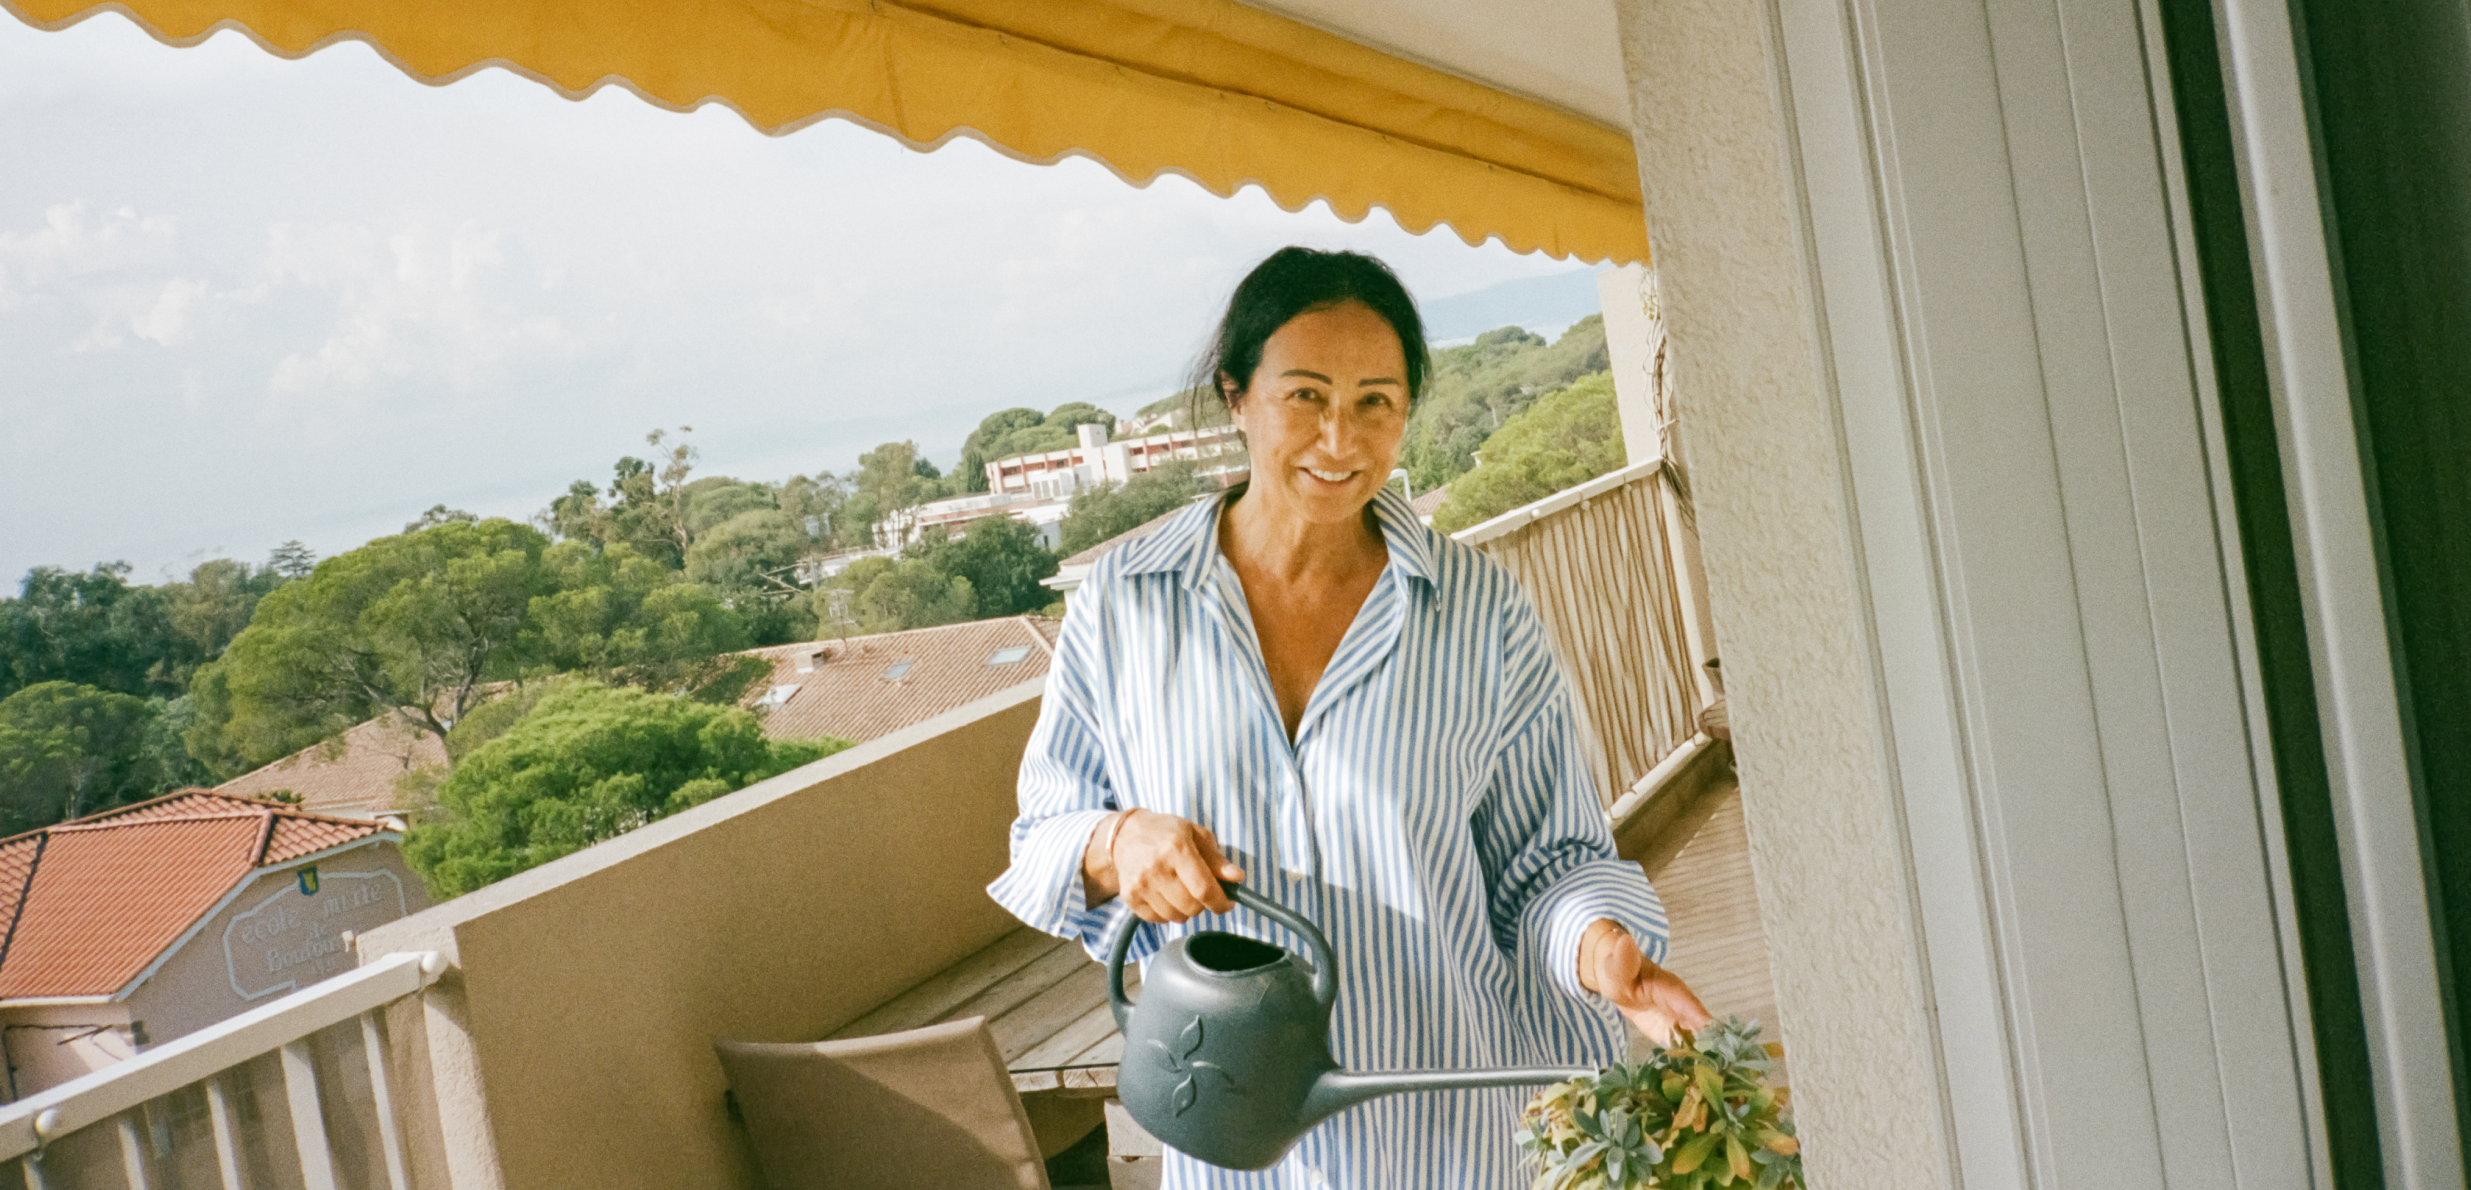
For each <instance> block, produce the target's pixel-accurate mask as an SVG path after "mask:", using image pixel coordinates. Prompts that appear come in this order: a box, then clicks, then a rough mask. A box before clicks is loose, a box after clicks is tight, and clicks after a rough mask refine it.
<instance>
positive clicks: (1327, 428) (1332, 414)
mask: <svg viewBox="0 0 2471 1190" xmlns="http://www.w3.org/2000/svg"><path fill="white" fill-rule="evenodd" d="M1355 421H1356V419H1355V415H1354V414H1353V413H1352V412H1351V411H1350V410H1349V409H1348V408H1347V407H1346V406H1345V405H1342V404H1338V403H1336V402H1333V403H1332V404H1331V406H1330V407H1329V408H1327V409H1324V410H1323V411H1322V414H1321V448H1322V449H1323V450H1324V451H1326V452H1328V453H1329V454H1330V455H1331V456H1333V458H1334V459H1335V458H1343V457H1345V456H1346V454H1347V448H1348V447H1349V446H1351V445H1353V444H1354V443H1355V440H1356V425H1355Z"/></svg>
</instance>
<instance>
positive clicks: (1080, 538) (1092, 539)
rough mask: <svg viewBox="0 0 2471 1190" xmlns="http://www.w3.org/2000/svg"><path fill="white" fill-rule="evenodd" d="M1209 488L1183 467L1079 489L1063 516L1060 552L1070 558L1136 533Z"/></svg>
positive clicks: (1187, 466) (1176, 465)
mask: <svg viewBox="0 0 2471 1190" xmlns="http://www.w3.org/2000/svg"><path fill="white" fill-rule="evenodd" d="M1209 488H1210V484H1209V481H1208V480H1205V479H1203V478H1201V476H1200V475H1199V474H1198V473H1197V472H1196V471H1195V470H1194V468H1193V465H1192V464H1191V463H1189V462H1175V463H1169V464H1167V465H1166V466H1163V467H1158V468H1154V469H1152V470H1149V471H1144V472H1142V473H1140V474H1138V475H1135V476H1133V477H1132V478H1131V479H1129V480H1126V481H1125V482H1124V483H1122V484H1100V485H1098V486H1096V487H1092V488H1084V489H1082V490H1081V492H1080V493H1079V494H1077V495H1075V496H1074V497H1073V498H1072V505H1071V509H1070V511H1068V512H1066V513H1065V514H1064V525H1063V540H1062V542H1061V549H1062V552H1063V553H1064V555H1065V556H1067V557H1070V556H1071V555H1073V554H1077V553H1080V552H1081V551H1083V550H1085V549H1088V548H1090V547H1091V546H1094V545H1097V544H1098V543H1099V542H1102V541H1106V540H1108V539H1110V538H1112V537H1115V536H1116V535H1118V534H1120V533H1123V532H1124V531H1125V530H1128V529H1133V528H1138V527H1139V526H1141V525H1143V524H1145V523H1147V522H1149V521H1153V520H1156V519H1158V518H1159V517H1162V516H1165V515H1167V514H1168V513H1170V512H1173V511H1175V510H1176V509H1178V508H1181V507H1183V506H1184V505H1186V504H1189V503H1191V502H1192V499H1193V497H1195V496H1198V495H1200V494H1201V493H1203V492H1205V491H1208V490H1209Z"/></svg>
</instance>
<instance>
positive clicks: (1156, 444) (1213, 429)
mask: <svg viewBox="0 0 2471 1190" xmlns="http://www.w3.org/2000/svg"><path fill="white" fill-rule="evenodd" d="M1077 429H1078V432H1079V434H1080V438H1081V440H1080V441H1079V442H1077V443H1075V444H1074V445H1073V446H1071V447H1070V448H1068V449H1065V450H1051V451H1048V452H1046V453H1045V454H1034V455H1014V456H1012V457H1011V458H1005V459H995V460H992V461H990V462H989V463H988V464H987V491H988V492H989V493H992V494H999V495H1035V496H1044V497H1047V498H1050V499H1052V498H1055V497H1060V496H1070V495H1071V494H1072V493H1074V492H1077V491H1079V490H1081V489H1082V488H1084V487H1087V486H1089V485H1091V484H1096V483H1123V482H1124V481H1125V480H1128V479H1131V478H1132V477H1133V476H1135V475H1138V474H1140V473H1141V472H1144V471H1148V470H1150V469H1151V468H1154V467H1157V466H1159V465H1160V464H1163V463H1167V462H1171V461H1173V460H1176V459H1187V460H1195V461H1201V460H1212V459H1217V458H1219V457H1220V456H1222V455H1231V454H1236V453H1239V452H1241V451H1242V450H1243V449H1244V445H1243V441H1242V439H1240V438H1239V437H1238V436H1237V434H1236V430H1235V427H1234V426H1204V427H1202V428H1200V429H1199V430H1174V429H1170V430H1166V431H1163V432H1160V433H1156V434H1149V435H1145V436H1143V437H1140V438H1127V439H1124V440H1123V441H1120V442H1109V441H1107V431H1106V428H1105V427H1104V426H1098V425H1087V424H1085V425H1082V426H1079V427H1077ZM1202 469H1203V470H1205V471H1207V470H1210V469H1211V468H1210V467H1209V466H1208V464H1207V463H1206V462H1205V463H1204V465H1203V468H1202Z"/></svg>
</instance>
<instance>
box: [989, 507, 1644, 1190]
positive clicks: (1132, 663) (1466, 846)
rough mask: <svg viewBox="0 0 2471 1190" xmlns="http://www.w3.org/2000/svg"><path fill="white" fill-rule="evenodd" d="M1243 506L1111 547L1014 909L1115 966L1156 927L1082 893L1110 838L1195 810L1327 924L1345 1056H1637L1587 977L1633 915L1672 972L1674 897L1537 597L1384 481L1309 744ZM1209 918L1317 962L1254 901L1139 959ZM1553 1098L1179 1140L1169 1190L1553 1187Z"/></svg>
mask: <svg viewBox="0 0 2471 1190" xmlns="http://www.w3.org/2000/svg"><path fill="white" fill-rule="evenodd" d="M1222 502H1223V501H1222V500H1215V499H1214V500H1208V501H1203V502H1201V503H1199V504H1197V505H1196V506H1194V507H1193V508H1190V509H1188V510H1186V511H1185V512H1184V513H1183V514H1181V515H1179V516H1177V517H1176V518H1174V519H1173V520H1171V521H1169V522H1168V523H1167V524H1166V525H1164V526H1162V527H1160V529H1159V530H1158V531H1157V532H1155V533H1153V534H1151V535H1150V536H1148V537H1146V538H1144V539H1142V540H1140V541H1136V542H1133V543H1130V544H1128V545H1126V546H1124V547H1123V548H1121V549H1118V550H1117V551H1115V552H1114V553H1112V554H1110V555H1108V556H1107V557H1106V558H1104V559H1103V560H1101V561H1100V562H1099V563H1098V565H1097V566H1096V567H1095V568H1094V569H1093V570H1092V571H1091V573H1090V575H1089V577H1088V578H1087V579H1086V580H1085V581H1084V583H1083V584H1082V586H1081V589H1080V590H1079V591H1077V592H1075V593H1074V595H1073V597H1072V601H1071V606H1070V608H1069V610H1068V611H1067V612H1066V613H1065V616H1064V627H1063V632H1062V636H1061V639H1060V640H1059V641H1058V642H1057V646H1056V658H1055V664H1054V666H1053V667H1052V668H1051V670H1050V671H1049V675H1048V678H1047V690H1046V697H1045V701H1044V704H1043V705H1042V706H1041V707H1040V710H1039V718H1038V726H1037V728H1036V729H1035V730H1034V731H1033V732H1032V733H1031V735H1030V743H1029V751H1028V753H1027V755H1025V756H1024V757H1023V758H1022V763H1021V785H1020V792H1021V817H1020V818H1019V820H1017V821H1016V822H1014V823H1013V829H1012V866H1011V867H1010V868H1009V869H1007V870H1006V871H1005V873H1004V874H1003V875H1002V876H1001V877H999V878H998V879H997V880H996V881H995V883H994V884H992V885H990V886H989V887H988V892H989V893H990V894H991V895H993V896H994V898H995V899H996V900H997V901H998V902H1000V903H1001V904H1002V905H1003V906H1004V907H1005V908H1006V909H1009V910H1011V911H1012V912H1013V913H1014V914H1015V915H1016V916H1018V917H1020V918H1021V920H1023V921H1025V922H1027V923H1029V924H1030V925H1032V926H1036V927H1038V928H1039V929H1042V930H1045V931H1048V932H1049V933H1053V934H1057V935H1059V936H1062V937H1067V938H1075V937H1077V938H1079V939H1081V941H1082V942H1083V944H1084V945H1086V946H1088V947H1089V948H1090V949H1091V952H1092V953H1093V954H1096V953H1098V952H1097V947H1098V943H1099V940H1100V939H1101V938H1102V937H1104V936H1105V934H1106V931H1107V928H1108V927H1109V926H1110V925H1112V924H1113V923H1114V922H1115V921H1116V920H1117V919H1118V918H1119V917H1121V916H1122V915H1123V914H1125V913H1128V912H1130V910H1129V908H1127V907H1126V905H1125V904H1124V902H1123V900H1122V898H1117V899H1114V900H1111V901H1108V902H1107V903H1105V904H1103V905H1099V906H1097V907H1095V908H1093V907H1091V906H1089V905H1087V904H1086V903H1085V902H1084V900H1083V895H1082V886H1081V877H1080V871H1081V855H1082V851H1083V849H1084V847H1085V846H1086V845H1087V843H1088V841H1089V837H1090V832H1091V830H1092V829H1093V828H1094V827H1096V825H1097V824H1098V823H1099V822H1100V821H1102V820H1103V819H1104V817H1105V815H1106V814H1107V813H1108V812H1109V811H1111V810H1116V809H1122V808H1128V807H1135V806H1138V807H1140V808H1142V809H1147V810H1155V811H1158V812H1160V813H1165V814H1174V815H1177V816H1179V817H1183V818H1187V819H1190V820H1192V821H1194V822H1198V823H1200V824H1201V825H1203V826H1206V827H1208V828H1210V830H1211V831H1213V832H1215V833H1216V834H1217V836H1218V839H1219V842H1220V844H1221V845H1222V846H1223V847H1224V848H1225V849H1226V851H1227V854H1228V857H1229V858H1230V859H1232V860H1234V861H1235V862H1236V863H1237V864H1238V865H1240V866H1242V867H1243V869H1244V871H1245V873H1246V880H1247V883H1248V884H1249V885H1250V886H1251V887H1252V888H1253V889H1254V890H1255V891H1257V892H1259V893H1261V894H1262V895H1264V896H1266V897H1269V898H1270V899H1272V900H1274V901H1278V902H1281V903H1283V904H1285V905H1287V906H1289V907H1291V908H1293V909H1295V910H1296V911H1298V912H1300V913H1302V914H1303V915H1304V916H1305V917H1306V918H1308V919H1310V920H1312V921H1313V922H1315V923H1316V924H1318V925H1319V926H1320V927H1321V929H1322V930H1323V932H1324V933H1326V934H1328V935H1329V938H1330V942H1331V945H1332V947H1333V948H1334V949H1335V950H1336V951H1337V953H1338V959H1339V965H1340V971H1339V998H1338V1004H1337V1007H1336V1009H1335V1010H1334V1013H1333V1017H1332V1021H1331V1050H1332V1053H1333V1054H1334V1055H1335V1056H1336V1057H1337V1058H1338V1060H1339V1063H1340V1064H1341V1065H1342V1066H1344V1067H1346V1068H1348V1069H1350V1070H1365V1071H1379V1070H1401V1069H1406V1070H1426V1069H1456V1068H1465V1067H1489V1066H1523V1065H1531V1064H1544V1063H1551V1064H1605V1063H1610V1062H1613V1061H1616V1060H1619V1059H1621V1058H1622V1057H1623V1056H1624V1054H1625V1041H1624V1034H1623V1032H1622V1026H1621V1018H1620V1016H1619V1014H1618V1013H1616V1012H1615V1011H1614V1009H1613V1007H1612V1006H1611V1005H1610V1004H1609V1003H1607V1002H1606V1001H1605V1000H1603V999H1602V998H1600V997H1598V996H1595V995H1593V994H1590V993H1588V992H1586V991H1585V990H1583V989H1582V988H1580V986H1579V983H1578V946H1579V938H1580V935H1581V934H1582V933H1584V932H1585V931H1586V928H1587V926H1588V925H1589V924H1590V923H1591V922H1594V921H1595V920H1597V919H1598V918H1611V919H1613V920H1615V921H1617V922H1620V923H1621V924H1622V925H1624V926H1626V927H1628V928H1629V930H1630V932H1631V933H1632V934H1633V935H1634V936H1635V937H1637V939H1638V940H1639V945H1640V948H1641V949H1642V950H1644V951H1645V952H1646V953H1647V955H1648V957H1649V958H1651V959H1661V958H1662V957H1663V956H1664V950H1665V939H1666V931H1665V917H1664V908H1663V906H1662V904H1661V903H1659V902H1658V901H1657V899H1656V894H1655V891H1654V890H1653V889H1651V888H1649V887H1648V883H1647V878H1646V877H1645V876H1644V875H1643V874H1642V873H1641V872H1640V870H1639V868H1638V865H1636V864H1633V863H1628V862H1624V861H1623V860H1621V859H1620V858H1619V857H1618V856H1617V855H1616V854H1615V852H1614V849H1613V840H1612V836H1611V832H1610V830H1609V829H1608V827H1607V824H1606V821H1605V815H1604V811H1603V809H1602V808H1601V803H1600V802H1599V801H1598V800H1597V797H1596V791H1595V788H1594V782H1593V780H1592V779H1591V778H1590V776H1589V773H1588V769H1587V766H1586V765H1585V764H1584V763H1583V762H1582V761H1581V759H1580V753H1579V740H1578V733H1577V729H1576V726H1575V720H1574V716H1573V712H1572V708H1571V697H1570V693H1569V690H1568V687H1567V684H1566V683H1565V682H1564V681H1563V678H1562V675H1561V672H1560V669H1559V667H1558V666H1557V665H1556V664H1555V663H1554V661H1553V658H1552V655H1551V653H1550V651H1549V649H1548V646H1547V645H1546V643H1545V637H1544V632H1543V629H1542V626H1541V625H1540V624H1539V623H1538V622H1537V620H1536V615H1535V611H1534V609H1533V607H1532V606H1531V605H1530V604H1529V603H1528V600H1527V598H1526V596H1525V595H1524V593H1522V592H1521V591H1520V590H1519V588H1518V586H1517V584H1516V582H1515V581H1513V580H1512V579H1511V578H1510V576H1509V575H1508V574H1507V573H1506V572H1504V571H1503V570H1502V569H1501V568H1500V567H1498V566H1495V565H1494V564H1493V563H1492V562H1491V561H1490V560H1489V559H1487V558H1485V557H1484V556H1483V555H1481V554H1479V553H1477V552H1476V551H1474V550H1472V549H1469V548H1467V547H1465V546H1462V545H1459V544H1457V543H1456V542H1452V541H1449V540H1447V539H1445V538H1441V537H1438V536H1436V535H1434V534H1433V533H1432V532H1431V531H1430V530H1428V529H1426V528H1425V527H1424V526H1423V525H1421V524H1419V523H1417V521H1416V518H1415V516H1414V514H1413V513H1411V512H1410V511H1409V510H1408V507H1407V504H1406V502H1405V501H1404V500H1401V499H1400V498H1398V497H1397V496H1396V495H1395V494H1393V493H1391V492H1389V491H1386V490H1385V491H1384V492H1383V493H1382V494H1381V495H1380V496H1379V497H1378V498H1377V499H1376V500H1375V502H1374V511H1375V516H1376V518H1377V519H1378V520H1379V522H1380V525H1381V530H1382V534H1383V538H1384V540H1385V543H1386V544H1387V546H1388V548H1389V554H1390V559H1389V564H1388V566H1387V567H1386V568H1385V569H1384V571H1383V573H1382V575H1381V577H1380V579H1379V581H1377V582H1376V583H1375V584H1374V587H1373V590H1372V593H1371V594H1370V595H1369V596H1367V597H1366V599H1365V602H1364V606H1363V608H1362V609H1361V610H1359V611H1358V612H1357V614H1356V618H1355V622H1354V623H1353V624H1351V625H1350V626H1349V627H1348V629H1347V634H1346V636H1345V637H1344V638H1343V639H1342V640H1341V641H1340V643H1339V646H1338V651H1337V652H1336V653H1335V654H1334V655H1333V656H1332V657H1331V659H1330V664H1329V667H1328V668H1327V669H1325V670H1324V671H1323V672H1322V675H1321V680H1320V683H1319V684H1318V685H1317V686H1316V687H1315V688H1314V690H1313V693H1312V696H1311V698H1310V700H1309V701H1307V703H1306V704H1305V710H1304V716H1303V719H1302V721H1301V723H1300V724H1299V725H1298V727H1297V732H1296V738H1295V741H1294V743H1293V744H1292V745H1290V743H1289V742H1288V738H1287V733H1286V729H1285V725H1284V723H1283V722H1282V721H1281V719H1280V717H1279V711H1278V703H1277V700H1276V698H1275V697H1274V696H1273V695H1272V693H1271V689H1270V681H1269V675H1268V671H1267V670H1266V669H1265V668H1264V666H1263V664H1262V660H1261V648H1260V644H1259V641H1258V639H1257V638H1256V637H1255V635H1254V633H1253V627H1252V618H1251V615H1250V613H1249V611H1248V610H1247V609H1246V606H1245V602H1244V590H1243V585H1242V584H1241V582H1240V581H1239V580H1238V579H1237V577H1236V573H1235V568H1234V567H1233V565H1231V564H1230V563H1229V562H1228V561H1227V559H1226V557H1225V556H1224V555H1223V554H1222V553H1221V552H1220V551H1219V546H1218V513H1219V510H1220V507H1221V505H1222ZM1201 928H1213V929H1228V930H1233V931H1235V932H1238V933H1243V934H1250V935H1252V936H1254V937H1259V938H1265V939H1269V940H1272V941H1276V942H1279V943H1282V944H1284V945H1287V946H1290V947H1295V948H1297V949H1301V943H1300V942H1298V941H1297V940H1296V939H1293V938H1291V937H1288V936H1287V933H1286V931H1285V930H1284V928H1283V927H1280V926H1278V925H1276V924H1274V923H1272V922H1270V921H1269V920H1267V919H1265V918H1262V917H1260V916H1259V915H1257V914H1255V913H1253V912H1252V911H1250V910H1247V909H1244V908H1242V907H1238V908H1237V910H1236V911H1235V913H1234V914H1232V915H1230V917H1229V918H1227V919H1225V920H1220V919H1218V918H1215V917H1213V916H1211V915H1208V914H1205V915H1203V917H1202V918H1200V919H1196V920H1195V921H1193V922H1188V923H1186V924H1184V925H1180V926H1164V927H1162V926H1155V925H1144V926H1142V927H1140V929H1139V930H1138V931H1137V932H1136V936H1135V939H1134V944H1133V953H1134V955H1136V956H1138V957H1144V958H1146V957H1147V956H1148V955H1150V954H1152V953H1155V952H1156V950H1157V948H1158V946H1159V945H1160V944H1161V943H1162V942H1163V941H1165V940H1166V939H1167V938H1169V937H1172V936H1175V935H1178V934H1183V933H1187V932H1190V931H1192V930H1194V929H1201ZM1100 957H1101V958H1103V957H1104V956H1103V955H1101V956H1100ZM1528 1094H1529V1091H1528V1090H1525V1089H1519V1088H1506V1089H1495V1090H1472V1091H1442V1092H1420V1093H1412V1094H1406V1095H1394V1096H1390V1097H1387V1098H1383V1099H1376V1100H1374V1101H1372V1102H1370V1103H1367V1104H1364V1105H1362V1106H1359V1107H1355V1108H1351V1109H1349V1110H1347V1111H1344V1112H1341V1113H1339V1114H1338V1115H1336V1116H1333V1117H1332V1118H1331V1119H1329V1120H1328V1121H1325V1122H1324V1123H1323V1124H1322V1125H1321V1126H1320V1127H1318V1128H1316V1129H1314V1130H1313V1131H1312V1133H1311V1134H1310V1135H1308V1136H1306V1137H1305V1139H1304V1140H1303V1142H1302V1143H1300V1144H1299V1145H1298V1146H1297V1147H1296V1149H1295V1151H1294V1152H1292V1153H1290V1154H1289V1155H1288V1157H1287V1159H1286V1160H1285V1161H1284V1162H1283V1163H1281V1164H1280V1165H1278V1166H1276V1167H1274V1168H1272V1169H1268V1170H1263V1171H1260V1172H1258V1173H1240V1172H1236V1171H1231V1170H1223V1169H1218V1168H1215V1167H1213V1166H1209V1165H1205V1164H1202V1163H1201V1162H1199V1161H1196V1160H1193V1159H1191V1158H1188V1157H1185V1156H1184V1155H1182V1154H1180V1153H1176V1152H1174V1151H1172V1150H1170V1151H1169V1153H1168V1155H1167V1158H1166V1163H1165V1164H1166V1168H1165V1186H1166V1188H1167V1190H1198V1188H1203V1187H1209V1188H1222V1187H1223V1188H1229V1190H1232V1188H1237V1187H1243V1188H1247V1190H1250V1188H1257V1187H1279V1188H1282V1190H1319V1188H1321V1187H1331V1188H1334V1190H1397V1188H1401V1187H1416V1186H1429V1187H1435V1188H1448V1190H1467V1188H1470V1187H1502V1188H1504V1190H1507V1188H1509V1187H1514V1186H1521V1185H1524V1184H1525V1183H1526V1181H1527V1180H1528V1177H1529V1176H1530V1174H1529V1173H1528V1171H1526V1170H1524V1169H1523V1168H1522V1166H1521V1159H1520V1154H1519V1151H1518V1147H1517V1144H1516V1142H1515V1141H1514V1139H1513V1137H1512V1130H1513V1129H1514V1128H1515V1127H1516V1125H1517V1122H1518V1113H1519V1109H1520V1107H1521V1105H1522V1104H1524V1102H1525V1101H1526V1097H1527V1095H1528Z"/></svg>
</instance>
